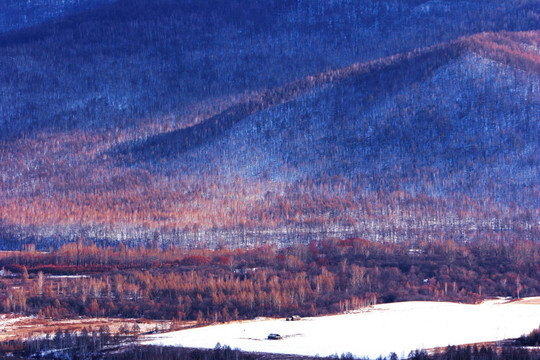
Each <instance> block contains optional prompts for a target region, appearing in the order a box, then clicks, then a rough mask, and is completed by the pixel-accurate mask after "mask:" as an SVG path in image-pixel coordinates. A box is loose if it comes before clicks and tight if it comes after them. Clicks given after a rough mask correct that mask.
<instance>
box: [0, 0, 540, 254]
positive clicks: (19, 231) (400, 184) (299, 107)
mask: <svg viewBox="0 0 540 360" xmlns="http://www.w3.org/2000/svg"><path fill="white" fill-rule="evenodd" d="M488 5H489V6H488ZM262 10H265V11H262ZM263 13H264V15H259V14H263ZM458 14H459V16H457V15H458ZM508 14H510V16H508ZM538 14H540V9H539V5H538V4H537V3H536V2H535V1H530V2H527V1H520V2H513V1H509V2H504V3H503V4H501V3H500V2H493V3H491V2H490V3H489V4H482V5H479V4H477V3H476V2H461V3H460V5H459V6H457V4H456V3H454V2H442V1H441V2H439V1H437V2H434V1H429V2H422V1H406V2H403V1H399V2H392V1H380V2H362V4H359V3H358V2H350V1H334V2H327V1H322V2H318V1H313V2H310V1H251V2H249V4H248V3H247V2H246V3H245V2H243V1H239V2H221V1H212V2H211V3H208V4H206V3H201V2H198V1H181V2H174V1H164V0H159V1H156V2H155V3H154V4H153V6H149V2H148V1H146V0H138V1H125V2H124V1H120V2H115V3H113V4H110V5H107V6H105V7H102V8H100V9H98V10H95V11H92V12H87V13H82V14H79V15H73V16H71V17H68V18H66V19H64V20H62V21H61V22H57V23H54V22H52V23H48V24H45V25H42V26H41V27H35V28H33V29H31V30H21V31H19V32H10V33H9V34H5V35H3V36H0V64H1V66H0V91H2V94H4V96H3V97H1V98H0V114H2V116H1V117H0V119H1V120H3V121H0V129H1V135H0V138H1V139H2V140H1V141H0V169H1V173H2V176H1V177H0V197H1V199H2V202H0V228H1V229H2V234H3V237H4V238H5V239H6V241H5V244H13V246H16V244H20V243H21V242H28V241H31V242H36V241H37V242H38V244H39V246H42V247H46V246H47V245H48V244H53V245H54V244H57V243H59V242H62V241H66V240H70V239H74V238H78V237H85V238H87V239H92V240H96V241H125V242H131V243H134V244H136V243H141V242H142V243H156V242H157V243H161V244H163V245H167V244H178V245H190V246H193V245H195V244H197V243H199V244H203V243H206V244H207V245H209V246H216V245H217V244H229V245H231V246H245V245H248V244H253V243H255V242H259V243H266V242H270V243H280V244H287V243H291V242H308V241H310V240H319V239H324V238H328V237H363V238H369V239H371V240H386V241H412V242H415V241H430V240H433V239H445V240H446V239H449V240H455V241H469V240H478V239H487V240H489V241H501V240H503V241H511V240H533V241H534V240H537V239H538V238H539V235H540V230H539V217H540V206H539V199H540V191H539V190H540V189H539V176H538V164H539V163H540V161H539V160H540V159H539V155H538V154H540V149H539V147H540V144H539V141H538V140H537V136H536V134H538V133H539V130H540V129H539V122H538V119H540V96H539V93H538V92H539V89H540V86H539V85H540V60H539V58H540V51H539V48H540V45H539V43H540V33H539V31H538V29H537V27H538V22H537V21H536V20H535V19H536V16H537V15H538ZM472 19H475V21H472ZM503 19H504V20H503ZM507 30H512V31H507ZM516 30H527V31H516ZM6 246H11V245H6Z"/></svg>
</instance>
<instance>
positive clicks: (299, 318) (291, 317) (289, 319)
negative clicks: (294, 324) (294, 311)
mask: <svg viewBox="0 0 540 360" xmlns="http://www.w3.org/2000/svg"><path fill="white" fill-rule="evenodd" d="M301 319H302V318H301V317H300V315H290V316H287V321H298V320H301Z"/></svg>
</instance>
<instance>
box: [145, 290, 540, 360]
mask: <svg viewBox="0 0 540 360" xmlns="http://www.w3.org/2000/svg"><path fill="white" fill-rule="evenodd" d="M539 326H540V298H527V299H523V300H519V301H505V300H490V301H486V302H484V303H482V304H478V305H469V304H456V303H448V302H420V301H417V302H403V303H393V304H382V305H376V306H374V307H372V308H370V309H369V310H366V311H362V312H357V313H352V314H343V315H332V316H322V317H314V318H304V319H302V320H301V321H294V322H288V321H285V320H284V319H263V320H253V321H244V322H234V323H228V324H222V325H212V326H206V327H201V328H194V329H188V330H181V331H175V332H170V333H166V334H159V335H152V336H148V337H147V338H146V339H145V340H143V341H144V343H146V344H160V345H173V346H180V345H182V346H186V347H196V348H213V347H215V345H216V343H218V342H219V343H220V344H221V345H228V346H230V347H232V348H239V349H242V350H245V351H253V352H268V353H282V354H298V355H316V354H319V355H321V356H323V355H333V354H336V353H337V354H342V353H346V352H350V353H352V354H354V355H355V356H358V357H360V356H366V357H369V358H376V357H378V356H379V355H384V356H386V355H388V354H389V353H390V352H395V353H397V354H398V355H401V356H404V355H407V354H408V353H409V352H410V351H411V350H414V349H422V348H423V349H429V348H434V347H443V346H447V345H459V344H470V343H477V342H487V341H496V340H502V339H506V338H513V337H518V336H520V335H522V334H524V333H528V332H530V331H531V330H533V329H535V328H537V327H539ZM270 333H278V334H280V335H282V336H283V337H284V339H283V340H267V339H266V338H267V336H268V334H270Z"/></svg>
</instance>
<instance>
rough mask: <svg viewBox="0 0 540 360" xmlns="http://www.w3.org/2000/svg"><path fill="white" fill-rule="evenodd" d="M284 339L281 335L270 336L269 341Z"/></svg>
mask: <svg viewBox="0 0 540 360" xmlns="http://www.w3.org/2000/svg"><path fill="white" fill-rule="evenodd" d="M281 339H283V338H282V337H281V335H279V334H270V335H268V340H281Z"/></svg>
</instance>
